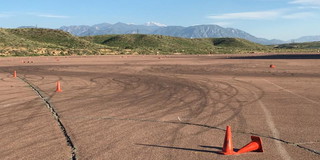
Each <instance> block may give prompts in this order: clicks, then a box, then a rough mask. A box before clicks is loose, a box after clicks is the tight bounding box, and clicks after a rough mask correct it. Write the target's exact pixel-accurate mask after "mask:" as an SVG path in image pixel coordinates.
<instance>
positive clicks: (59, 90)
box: [56, 81, 62, 92]
mask: <svg viewBox="0 0 320 160" xmlns="http://www.w3.org/2000/svg"><path fill="white" fill-rule="evenodd" d="M56 92H62V89H61V86H60V81H58V82H57V89H56Z"/></svg>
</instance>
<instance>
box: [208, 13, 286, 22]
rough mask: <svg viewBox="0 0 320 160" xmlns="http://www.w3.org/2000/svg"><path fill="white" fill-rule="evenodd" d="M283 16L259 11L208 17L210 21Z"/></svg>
mask: <svg viewBox="0 0 320 160" xmlns="http://www.w3.org/2000/svg"><path fill="white" fill-rule="evenodd" d="M280 15H281V11H258V12H239V13H225V14H221V15H213V16H208V18H210V19H242V20H243V19H247V20H259V19H273V18H277V17H279V16H280Z"/></svg>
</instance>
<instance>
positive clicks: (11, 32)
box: [0, 28, 110, 56]
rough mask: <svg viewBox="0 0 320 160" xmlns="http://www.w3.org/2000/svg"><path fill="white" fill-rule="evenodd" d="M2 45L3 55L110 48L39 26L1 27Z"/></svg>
mask: <svg viewBox="0 0 320 160" xmlns="http://www.w3.org/2000/svg"><path fill="white" fill-rule="evenodd" d="M0 47H1V48H0V55H2V56H7V55H13V56H25V55H38V54H42V55H71V54H99V52H101V49H110V47H108V46H105V45H99V44H96V43H92V42H89V41H86V40H84V39H81V38H79V37H75V36H72V35H71V34H69V33H66V32H63V31H60V30H53V29H38V28H24V29H0ZM105 52H107V51H105ZM109 52H110V51H109Z"/></svg>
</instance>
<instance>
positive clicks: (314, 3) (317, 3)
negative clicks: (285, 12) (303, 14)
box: [290, 0, 320, 6]
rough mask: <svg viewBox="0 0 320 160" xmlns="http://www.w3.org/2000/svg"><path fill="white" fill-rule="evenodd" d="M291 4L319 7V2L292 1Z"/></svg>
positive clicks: (306, 0)
mask: <svg viewBox="0 0 320 160" xmlns="http://www.w3.org/2000/svg"><path fill="white" fill-rule="evenodd" d="M290 3H291V4H301V5H311V6H312V5H317V6H320V0H292V1H291V2H290Z"/></svg>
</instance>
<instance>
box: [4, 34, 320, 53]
mask: <svg viewBox="0 0 320 160" xmlns="http://www.w3.org/2000/svg"><path fill="white" fill-rule="evenodd" d="M273 47H275V46H263V45H260V44H256V43H252V42H250V41H247V40H244V39H238V38H206V39H186V38H177V37H169V36H161V35H142V34H128V35H102V36H88V37H75V36H73V35H71V34H69V33H66V32H63V31H60V30H53V29H38V28H24V29H1V28H0V56H8V55H9V56H10V55H11V56H12V55H13V56H26V55H27V56H29V55H39V54H40V55H72V54H174V53H180V54H213V53H248V52H310V51H311V52H316V51H318V49H319V48H320V42H311V43H302V44H286V45H278V46H276V47H277V48H278V49H273Z"/></svg>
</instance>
